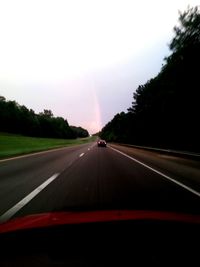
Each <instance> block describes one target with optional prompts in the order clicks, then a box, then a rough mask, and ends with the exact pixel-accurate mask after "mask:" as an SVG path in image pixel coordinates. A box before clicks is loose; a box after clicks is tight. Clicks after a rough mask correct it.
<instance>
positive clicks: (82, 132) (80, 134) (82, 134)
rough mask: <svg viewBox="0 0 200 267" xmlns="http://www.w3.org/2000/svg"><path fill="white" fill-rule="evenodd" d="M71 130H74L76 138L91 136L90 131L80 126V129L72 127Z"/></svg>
mask: <svg viewBox="0 0 200 267" xmlns="http://www.w3.org/2000/svg"><path fill="white" fill-rule="evenodd" d="M70 128H71V129H72V131H73V134H74V136H75V138H83V137H88V136H89V133H88V131H87V130H85V129H83V128H82V127H80V126H79V127H76V126H70Z"/></svg>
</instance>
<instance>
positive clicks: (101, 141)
mask: <svg viewBox="0 0 200 267" xmlns="http://www.w3.org/2000/svg"><path fill="white" fill-rule="evenodd" d="M97 145H98V147H106V141H105V140H102V139H101V140H98V142H97Z"/></svg>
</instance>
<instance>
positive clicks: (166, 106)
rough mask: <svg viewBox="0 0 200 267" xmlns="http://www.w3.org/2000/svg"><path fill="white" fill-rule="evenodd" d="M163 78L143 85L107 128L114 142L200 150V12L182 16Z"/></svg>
mask: <svg viewBox="0 0 200 267" xmlns="http://www.w3.org/2000/svg"><path fill="white" fill-rule="evenodd" d="M169 48H170V51H171V54H170V55H169V56H168V57H166V58H165V59H164V64H163V66H162V68H161V70H160V73H159V74H158V75H157V76H156V77H154V78H152V79H150V80H149V81H147V82H146V83H145V84H144V85H140V86H139V87H138V88H137V90H136V91H135V93H134V94H133V101H132V106H131V107H130V108H128V110H127V112H126V113H125V112H121V113H119V114H117V115H115V117H114V118H113V119H112V120H111V121H110V122H109V123H107V124H106V125H105V127H104V128H103V129H102V131H101V134H100V135H101V137H102V138H104V139H106V140H108V141H114V142H122V143H131V144H137V145H148V146H157V147H165V148H174V149H181V150H191V151H200V141H199V138H200V128H199V125H198V121H199V115H200V103H199V99H200V98H199V96H200V80H199V78H200V69H199V62H200V10H199V7H193V8H190V7H189V8H188V9H187V10H186V11H185V12H183V13H180V14H179V25H178V26H175V27H174V37H173V39H172V40H171V42H170V44H169Z"/></svg>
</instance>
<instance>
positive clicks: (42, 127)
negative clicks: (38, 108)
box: [0, 96, 89, 139]
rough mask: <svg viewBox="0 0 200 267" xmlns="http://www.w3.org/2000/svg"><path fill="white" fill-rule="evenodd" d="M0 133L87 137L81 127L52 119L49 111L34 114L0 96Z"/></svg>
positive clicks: (59, 118) (50, 136)
mask: <svg viewBox="0 0 200 267" xmlns="http://www.w3.org/2000/svg"><path fill="white" fill-rule="evenodd" d="M0 132H6V133H14V134H21V135H25V136H32V137H48V138H64V139H65V138H66V139H73V138H81V137H87V136H89V134H88V131H87V130H86V129H83V128H82V127H76V126H70V125H69V124H68V122H67V120H66V119H64V118H62V117H54V115H53V113H52V111H51V110H47V109H44V111H43V112H40V113H39V114H36V113H35V112H34V111H33V110H32V109H28V108H27V107H25V106H24V105H22V106H21V105H19V104H18V103H17V102H16V101H7V100H6V98H5V97H3V96H0Z"/></svg>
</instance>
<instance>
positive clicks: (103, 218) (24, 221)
mask: <svg viewBox="0 0 200 267" xmlns="http://www.w3.org/2000/svg"><path fill="white" fill-rule="evenodd" d="M128 220H144V221H145V220H155V221H172V222H183V223H194V224H200V215H191V214H185V213H175V212H164V211H146V210H103V211H102V210H101V211H87V212H53V213H42V214H35V215H29V216H25V217H21V218H20V217H19V218H16V219H13V220H10V221H8V222H5V223H2V224H0V233H6V232H11V231H16V230H22V229H33V228H41V227H48V226H55V225H65V224H83V223H96V222H113V221H128Z"/></svg>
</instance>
